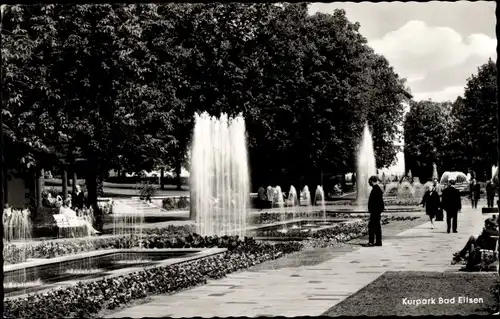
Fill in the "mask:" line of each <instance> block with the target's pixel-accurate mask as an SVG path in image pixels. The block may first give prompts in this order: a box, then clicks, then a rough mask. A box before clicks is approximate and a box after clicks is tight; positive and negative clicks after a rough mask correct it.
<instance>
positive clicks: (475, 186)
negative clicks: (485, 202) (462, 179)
mask: <svg viewBox="0 0 500 319" xmlns="http://www.w3.org/2000/svg"><path fill="white" fill-rule="evenodd" d="M480 197H481V185H480V184H479V183H478V182H477V181H476V179H473V180H472V183H471V185H470V199H471V203H472V208H474V209H476V208H477V202H478V201H479V198H480Z"/></svg>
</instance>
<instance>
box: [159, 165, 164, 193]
mask: <svg viewBox="0 0 500 319" xmlns="http://www.w3.org/2000/svg"><path fill="white" fill-rule="evenodd" d="M160 189H161V190H164V189H165V167H162V168H161V170H160Z"/></svg>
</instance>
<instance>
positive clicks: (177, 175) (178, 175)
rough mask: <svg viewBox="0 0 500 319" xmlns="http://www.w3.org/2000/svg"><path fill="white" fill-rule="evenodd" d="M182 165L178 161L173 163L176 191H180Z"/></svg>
mask: <svg viewBox="0 0 500 319" xmlns="http://www.w3.org/2000/svg"><path fill="white" fill-rule="evenodd" d="M181 171H182V163H181V161H180V160H178V161H177V163H175V178H176V185H177V190H182V179H181Z"/></svg>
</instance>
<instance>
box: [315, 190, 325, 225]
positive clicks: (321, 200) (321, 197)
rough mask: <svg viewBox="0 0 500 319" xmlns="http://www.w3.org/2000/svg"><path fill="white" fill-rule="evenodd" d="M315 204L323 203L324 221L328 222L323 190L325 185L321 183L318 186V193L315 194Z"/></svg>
mask: <svg viewBox="0 0 500 319" xmlns="http://www.w3.org/2000/svg"><path fill="white" fill-rule="evenodd" d="M314 204H315V205H316V206H318V205H321V211H322V212H323V221H324V222H326V203H325V192H324V191H323V186H321V185H318V186H317V187H316V194H315V196H314Z"/></svg>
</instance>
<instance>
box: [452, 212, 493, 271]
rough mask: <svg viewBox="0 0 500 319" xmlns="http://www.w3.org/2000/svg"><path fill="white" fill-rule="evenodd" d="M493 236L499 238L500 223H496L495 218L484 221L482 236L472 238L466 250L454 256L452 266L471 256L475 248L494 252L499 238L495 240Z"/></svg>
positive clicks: (466, 245) (465, 247)
mask: <svg viewBox="0 0 500 319" xmlns="http://www.w3.org/2000/svg"><path fill="white" fill-rule="evenodd" d="M492 236H498V222H497V221H496V218H495V216H493V218H491V219H486V220H485V221H484V228H483V231H482V233H481V235H479V236H477V237H476V236H470V238H469V240H468V241H467V243H466V244H465V246H464V248H463V249H462V250H461V251H459V252H456V253H455V254H453V261H452V264H456V263H458V262H460V261H461V260H462V259H465V258H466V257H467V256H468V255H470V254H471V253H472V248H473V247H474V248H479V249H485V250H494V249H495V246H496V244H497V240H498V238H494V237H492Z"/></svg>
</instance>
